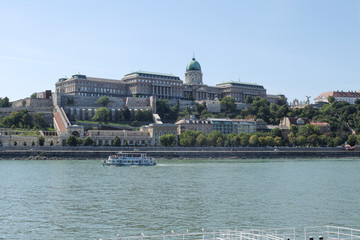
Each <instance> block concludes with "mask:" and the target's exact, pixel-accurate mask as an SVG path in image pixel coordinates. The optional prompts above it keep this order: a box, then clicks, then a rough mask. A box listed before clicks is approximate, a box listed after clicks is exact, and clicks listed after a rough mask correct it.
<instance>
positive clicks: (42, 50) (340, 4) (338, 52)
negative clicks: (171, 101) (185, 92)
mask: <svg viewBox="0 0 360 240" xmlns="http://www.w3.org/2000/svg"><path fill="white" fill-rule="evenodd" d="M193 55H194V56H195V58H196V60H197V61H198V62H199V63H200V65H201V68H202V72H203V82H204V84H207V85H209V86H215V85H216V84H217V83H222V82H226V81H241V82H248V83H256V84H260V85H263V86H264V88H265V89H267V93H268V94H284V95H285V96H286V97H287V98H288V100H289V101H292V100H293V99H295V98H297V99H299V100H306V96H311V101H313V99H314V98H315V97H316V96H318V95H319V94H320V93H322V92H326V91H336V90H342V91H359V90H360V0H261V1H260V0H234V1H231V0H222V1H212V0H206V1H205V0H204V1H200V0H193V1H189V0H181V1H180V0H178V1H176V0H173V1H158V0H151V1H149V0H143V1H139V0H129V1H127V0H117V1H115V0H114V1H109V0H102V1H98V0H97V1H91V0H87V1H81V0H72V1H66V0H62V1H41V0H35V1H17V0H2V1H0V97H5V96H7V97H9V98H10V101H14V100H17V99H22V98H25V97H29V96H30V95H31V94H32V93H34V92H41V91H45V90H53V91H54V89H55V83H56V81H57V80H58V79H59V78H61V77H71V76H72V75H73V74H77V73H81V74H85V75H87V76H91V77H100V78H110V79H121V78H122V77H123V76H124V75H125V74H128V73H131V72H133V71H138V70H142V71H151V72H160V73H171V74H174V75H176V76H179V77H180V79H182V80H183V81H184V79H185V77H184V73H185V68H186V65H187V64H188V62H190V61H191V58H192V57H193Z"/></svg>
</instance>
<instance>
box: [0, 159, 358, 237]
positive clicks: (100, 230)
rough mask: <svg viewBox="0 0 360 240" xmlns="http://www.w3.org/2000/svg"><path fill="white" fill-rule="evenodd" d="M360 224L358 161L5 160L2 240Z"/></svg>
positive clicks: (1, 166) (0, 175) (0, 183)
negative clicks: (139, 163)
mask: <svg viewBox="0 0 360 240" xmlns="http://www.w3.org/2000/svg"><path fill="white" fill-rule="evenodd" d="M314 225H315V226H319V225H336V226H346V227H355V228H360V227H359V225H360V159H303V160H301V159H296V160H291V159H289V160H214V159H212V160H162V161H161V162H160V163H158V165H157V166H155V167H104V166H102V165H101V164H100V161H96V160H56V161H49V160H48V161H26V160H24V161H21V160H19V161H11V160H2V161H0V239H99V238H113V237H116V235H117V234H121V235H123V236H124V235H125V236H126V235H139V234H141V233H144V234H146V235H151V234H162V233H163V231H166V232H169V231H171V230H174V231H175V232H179V233H180V232H185V231H186V229H189V230H190V231H197V232H198V231H200V229H201V228H205V230H209V231H212V230H219V229H235V228H237V229H241V228H279V227H295V228H297V229H303V228H304V227H306V226H314Z"/></svg>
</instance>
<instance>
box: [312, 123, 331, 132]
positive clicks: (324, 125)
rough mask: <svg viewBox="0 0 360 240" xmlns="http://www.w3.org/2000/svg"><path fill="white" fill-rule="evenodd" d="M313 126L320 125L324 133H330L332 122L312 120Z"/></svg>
mask: <svg viewBox="0 0 360 240" xmlns="http://www.w3.org/2000/svg"><path fill="white" fill-rule="evenodd" d="M310 124H311V125H313V126H318V127H319V130H320V132H321V133H322V134H324V133H329V132H330V131H331V129H330V124H329V123H327V122H310Z"/></svg>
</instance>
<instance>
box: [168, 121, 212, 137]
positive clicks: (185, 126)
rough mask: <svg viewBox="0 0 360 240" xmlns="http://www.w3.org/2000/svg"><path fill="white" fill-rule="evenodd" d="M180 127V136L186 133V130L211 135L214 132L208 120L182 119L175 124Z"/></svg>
mask: <svg viewBox="0 0 360 240" xmlns="http://www.w3.org/2000/svg"><path fill="white" fill-rule="evenodd" d="M175 124H176V125H177V126H178V128H177V129H178V130H177V131H178V134H179V135H180V134H182V133H184V132H185V131H186V130H191V131H200V132H202V133H204V134H209V133H210V132H212V131H213V127H212V124H211V122H210V121H209V120H208V119H203V120H198V119H195V118H190V119H181V120H179V121H177V122H176V123H175Z"/></svg>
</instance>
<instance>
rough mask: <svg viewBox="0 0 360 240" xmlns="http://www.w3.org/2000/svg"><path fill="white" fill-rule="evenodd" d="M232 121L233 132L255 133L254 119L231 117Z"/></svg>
mask: <svg viewBox="0 0 360 240" xmlns="http://www.w3.org/2000/svg"><path fill="white" fill-rule="evenodd" d="M232 122H233V133H236V134H238V133H247V134H250V133H255V132H256V122H255V121H254V120H246V119H232Z"/></svg>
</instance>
